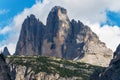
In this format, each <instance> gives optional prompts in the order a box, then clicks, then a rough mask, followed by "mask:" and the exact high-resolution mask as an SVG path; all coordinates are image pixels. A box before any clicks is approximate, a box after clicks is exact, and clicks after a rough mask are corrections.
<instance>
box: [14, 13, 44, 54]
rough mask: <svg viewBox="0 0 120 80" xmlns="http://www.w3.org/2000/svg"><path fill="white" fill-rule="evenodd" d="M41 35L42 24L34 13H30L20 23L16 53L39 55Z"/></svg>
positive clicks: (42, 32)
mask: <svg viewBox="0 0 120 80" xmlns="http://www.w3.org/2000/svg"><path fill="white" fill-rule="evenodd" d="M43 35H44V25H43V24H42V22H40V21H39V20H37V19H36V18H35V16H34V15H30V17H27V19H25V21H24V22H23V24H22V29H21V33H20V37H19V41H18V43H17V47H16V52H15V53H16V54H18V55H40V54H41V47H42V41H43Z"/></svg>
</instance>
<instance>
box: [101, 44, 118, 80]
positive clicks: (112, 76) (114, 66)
mask: <svg viewBox="0 0 120 80" xmlns="http://www.w3.org/2000/svg"><path fill="white" fill-rule="evenodd" d="M119 53H120V45H119V46H118V47H117V49H116V51H115V52H114V58H113V59H112V60H111V63H110V65H109V67H108V68H107V69H106V70H105V71H104V72H103V73H102V75H101V76H100V80H120V54H119Z"/></svg>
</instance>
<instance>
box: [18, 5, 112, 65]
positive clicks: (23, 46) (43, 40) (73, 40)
mask: <svg viewBox="0 0 120 80" xmlns="http://www.w3.org/2000/svg"><path fill="white" fill-rule="evenodd" d="M112 53H113V52H112V51H111V50H110V49H108V48H107V47H106V45H105V43H103V42H101V41H100V40H99V37H98V36H97V35H96V34H95V33H94V32H92V30H91V29H90V28H89V27H88V26H86V25H84V24H83V23H82V22H81V21H75V20H74V19H72V20H69V17H68V16H67V10H66V9H64V8H63V7H60V6H55V7H53V8H52V9H51V11H50V13H49V14H48V17H47V22H46V25H45V26H44V24H42V22H40V21H39V20H37V19H36V18H35V16H34V15H31V16H30V17H27V18H26V19H25V21H24V23H23V25H22V29H21V34H20V38H19V41H18V43H17V47H16V54H18V55H43V56H52V57H60V58H65V59H72V60H80V61H83V62H87V63H91V64H97V65H102V66H105V65H108V64H109V61H110V59H111V58H112ZM103 62H104V63H103Z"/></svg>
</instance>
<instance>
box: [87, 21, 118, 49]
mask: <svg viewBox="0 0 120 80" xmlns="http://www.w3.org/2000/svg"><path fill="white" fill-rule="evenodd" d="M86 24H87V25H89V26H90V28H91V29H92V30H93V31H94V32H95V33H96V34H97V35H98V36H99V39H100V40H101V41H103V42H105V43H106V45H107V47H108V48H111V49H112V50H113V51H115V50H116V47H117V46H118V44H120V28H119V27H118V26H109V25H104V26H103V27H101V26H100V24H99V23H94V24H90V23H88V22H87V23H86Z"/></svg>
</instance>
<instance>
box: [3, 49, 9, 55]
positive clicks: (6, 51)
mask: <svg viewBox="0 0 120 80" xmlns="http://www.w3.org/2000/svg"><path fill="white" fill-rule="evenodd" d="M3 55H4V56H9V55H10V52H9V50H8V48H7V47H4V50H3Z"/></svg>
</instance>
